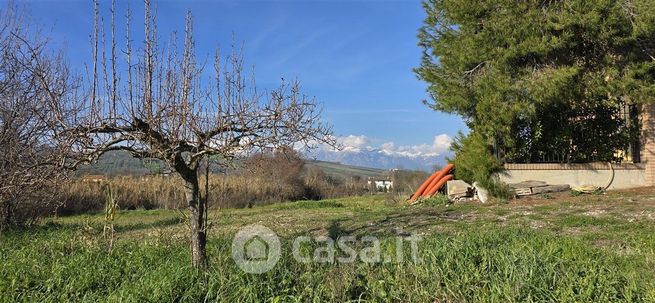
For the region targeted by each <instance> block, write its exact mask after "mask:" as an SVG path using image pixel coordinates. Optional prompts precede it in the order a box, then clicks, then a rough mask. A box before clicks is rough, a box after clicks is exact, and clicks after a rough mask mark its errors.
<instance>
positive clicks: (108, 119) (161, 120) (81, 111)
mask: <svg viewBox="0 0 655 303" xmlns="http://www.w3.org/2000/svg"><path fill="white" fill-rule="evenodd" d="M144 4H145V5H144V7H145V11H144V12H145V14H144V16H145V18H144V20H143V29H144V42H143V45H142V48H141V49H138V50H137V49H135V46H134V45H133V42H132V40H131V39H130V34H131V33H130V29H131V28H132V24H131V12H130V10H129V9H128V10H127V12H126V28H127V30H126V33H125V46H124V49H123V50H122V53H123V54H124V58H125V62H124V66H125V71H124V72H119V68H120V66H122V65H121V64H119V63H118V62H117V50H116V49H117V47H118V46H117V42H116V40H117V35H116V33H115V9H114V5H113V3H112V7H111V22H110V23H111V25H110V29H111V30H110V31H109V32H110V33H109V36H110V37H109V39H110V40H109V41H106V39H105V37H106V36H107V35H105V30H104V28H105V27H104V21H103V19H102V17H101V16H100V13H99V9H98V3H97V2H96V3H95V5H94V19H95V30H94V32H93V35H92V52H93V58H94V59H93V62H92V64H89V65H88V66H89V69H90V71H89V72H88V74H89V75H90V76H89V77H88V79H87V81H85V84H86V87H87V93H85V94H84V95H83V96H82V97H83V98H80V99H78V100H81V102H71V100H65V99H63V98H61V97H60V96H59V95H57V94H56V93H55V94H52V95H51V98H50V100H49V104H50V107H51V109H52V110H53V112H54V113H55V116H56V117H58V122H59V124H58V129H60V130H61V131H59V132H57V138H58V139H59V140H62V141H64V142H66V145H67V146H70V147H71V148H70V152H71V158H70V159H69V160H68V161H66V163H67V164H69V165H71V166H75V165H78V164H79V163H84V162H91V161H94V160H96V159H97V158H98V157H99V156H100V155H102V154H103V153H106V152H108V151H116V150H121V151H127V152H130V153H131V154H132V155H133V156H135V157H138V158H156V159H161V160H164V161H166V162H167V163H168V164H169V165H170V166H171V167H172V168H173V169H174V170H175V171H176V172H177V173H179V175H180V177H181V178H182V179H183V180H184V184H185V196H186V204H187V206H188V210H189V218H190V221H191V222H190V226H191V248H192V263H193V265H194V267H196V268H198V269H205V268H206V266H207V258H206V253H205V243H206V237H207V230H206V228H207V225H206V219H207V208H206V205H205V199H200V191H199V166H200V162H201V161H202V159H204V158H206V157H208V156H210V155H219V158H220V159H223V160H225V161H226V162H225V163H227V162H228V161H229V160H230V159H233V158H235V157H240V156H243V155H245V154H247V153H249V152H251V151H253V150H262V149H268V148H275V147H278V146H290V145H293V144H296V145H297V144H299V143H300V144H303V143H304V144H308V143H310V142H317V141H318V142H327V143H331V144H333V142H332V139H331V138H332V136H330V133H331V131H330V128H329V127H328V126H326V125H325V124H322V123H321V122H320V121H319V118H320V108H319V107H318V106H317V103H316V102H315V100H314V99H313V98H308V97H307V96H305V95H303V94H302V93H301V91H300V87H299V84H298V83H297V82H293V83H286V82H283V83H282V84H281V85H280V86H279V87H278V88H276V89H274V90H272V91H270V92H262V91H259V90H257V89H256V86H255V82H254V79H252V78H250V77H246V76H245V75H244V72H243V60H242V56H241V55H240V53H241V52H240V51H236V50H233V51H232V52H231V53H230V54H229V55H227V56H224V57H222V56H220V55H219V53H218V50H216V52H215V55H214V58H213V60H209V61H213V64H207V65H208V66H211V65H213V70H212V71H206V70H205V69H204V68H203V67H204V65H205V64H202V63H199V60H198V58H197V57H196V49H195V41H194V38H193V22H192V16H191V13H190V12H188V13H187V16H186V26H185V29H184V35H183V40H182V43H181V45H179V46H178V42H177V39H176V34H175V33H173V34H172V35H171V39H170V40H169V41H167V42H166V43H160V39H159V36H158V32H157V22H156V12H155V11H154V10H153V9H152V5H151V3H150V1H149V0H145V3H144ZM233 49H234V48H233ZM106 50H107V51H106ZM107 53H108V54H107ZM107 58H108V59H107ZM39 71H40V73H41V74H40V75H41V78H42V80H43V81H42V83H43V85H45V86H47V85H48V84H47V83H48V79H49V78H51V77H52V76H51V75H50V73H51V71H50V70H48V69H46V68H45V67H43V68H40V69H39ZM46 89H47V87H46ZM64 110H67V111H69V112H71V111H72V112H74V113H75V114H73V115H67V114H64V113H61V114H60V111H64Z"/></svg>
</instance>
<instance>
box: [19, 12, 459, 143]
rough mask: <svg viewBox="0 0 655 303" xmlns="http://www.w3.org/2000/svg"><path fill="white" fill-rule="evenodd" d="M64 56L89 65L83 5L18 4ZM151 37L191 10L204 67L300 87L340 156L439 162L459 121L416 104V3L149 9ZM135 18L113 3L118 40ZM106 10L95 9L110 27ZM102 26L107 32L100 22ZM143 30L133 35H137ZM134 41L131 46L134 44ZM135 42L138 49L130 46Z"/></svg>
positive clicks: (420, 94) (179, 26) (180, 25)
mask: <svg viewBox="0 0 655 303" xmlns="http://www.w3.org/2000/svg"><path fill="white" fill-rule="evenodd" d="M19 3H20V4H21V5H24V6H25V7H26V8H27V10H28V11H29V12H30V14H31V16H32V20H31V21H32V22H35V23H37V24H39V26H41V27H42V28H43V32H44V33H45V34H46V35H48V36H50V37H51V41H52V43H53V46H54V47H60V48H64V49H65V51H66V54H67V56H68V57H69V61H70V62H71V64H73V65H75V66H76V68H78V69H83V68H84V64H83V63H82V62H86V63H87V64H90V62H91V47H90V38H89V37H90V34H91V33H92V29H93V5H92V2H91V1H77V0H75V1H73V0H60V1H54V0H40V1H25V2H19ZM154 4H155V7H156V10H157V16H158V20H159V23H158V31H159V33H160V34H161V36H162V38H166V37H167V36H168V34H167V33H170V32H172V31H173V30H177V31H179V32H182V31H183V29H184V16H185V14H186V12H187V10H191V12H192V14H193V18H194V35H195V39H196V43H197V45H196V46H197V50H198V55H199V57H200V58H206V60H207V61H211V56H212V54H213V52H214V49H215V47H217V46H218V47H219V48H220V49H222V50H223V51H227V50H229V49H230V47H231V45H232V44H233V41H236V44H237V45H242V46H243V50H244V51H243V55H244V58H245V63H246V64H247V65H248V66H252V67H254V70H255V74H256V79H257V84H258V86H259V87H260V88H264V89H273V88H276V87H277V86H278V85H279V84H280V81H281V79H282V78H284V79H287V80H299V81H300V82H301V85H302V89H303V92H304V93H305V94H307V95H309V96H314V97H315V98H316V100H317V101H318V102H319V103H321V104H322V106H323V108H324V112H323V120H324V121H325V122H328V123H330V124H331V125H332V126H333V129H334V133H335V136H337V137H338V138H339V141H340V142H341V143H342V144H343V146H344V147H345V148H346V149H348V148H354V149H360V148H381V149H383V150H389V151H396V152H413V153H416V154H422V153H430V154H434V153H441V152H444V151H445V150H447V148H448V145H449V144H450V139H451V138H452V137H454V135H455V134H457V132H458V131H460V130H461V131H466V126H465V124H464V123H463V121H462V120H461V119H460V118H459V117H457V116H452V115H447V114H444V113H439V112H435V111H433V110H431V109H430V108H428V107H427V106H425V105H424V104H423V103H422V102H421V101H422V100H424V99H426V98H428V95H427V93H426V92H425V89H426V84H425V83H423V82H421V81H420V80H418V79H417V78H416V76H415V74H414V73H413V71H412V69H413V68H415V67H417V66H418V65H419V63H420V59H421V49H420V48H419V47H418V46H417V42H418V39H417V37H416V36H417V32H418V29H419V27H420V26H421V23H422V21H423V19H424V11H423V9H422V6H421V2H420V1H419V0H395V1H391V0H384V1H381V0H333V1H316V0H297V1H292V0H277V1H274V0H260V1H254V0H241V1H237V0H234V1H171V0H168V1H166V0H164V1H154ZM128 5H129V6H130V7H131V8H132V10H133V20H135V21H134V23H133V24H134V25H133V27H134V28H135V31H137V32H140V31H142V20H143V2H142V1H117V18H118V21H117V23H118V24H119V26H118V28H117V32H121V33H122V32H123V31H124V29H123V25H122V24H123V23H124V20H125V19H124V17H123V15H124V12H125V9H126V7H127V6H128ZM109 6H110V2H109V1H106V2H105V1H102V2H101V4H100V10H101V14H102V15H104V16H105V18H106V19H109ZM106 22H109V21H108V20H107V21H106ZM139 25H141V27H139ZM135 37H137V36H135ZM136 42H139V41H136Z"/></svg>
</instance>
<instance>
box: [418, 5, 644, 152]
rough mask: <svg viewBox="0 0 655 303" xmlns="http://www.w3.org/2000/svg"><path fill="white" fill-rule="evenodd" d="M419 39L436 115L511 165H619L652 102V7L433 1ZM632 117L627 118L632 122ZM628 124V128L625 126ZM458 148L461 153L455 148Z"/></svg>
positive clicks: (421, 71) (423, 72)
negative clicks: (447, 117)
mask: <svg viewBox="0 0 655 303" xmlns="http://www.w3.org/2000/svg"><path fill="white" fill-rule="evenodd" d="M424 8H425V11H426V13H427V17H426V19H425V22H424V25H423V27H422V28H421V29H420V31H419V40H420V42H419V45H420V46H421V47H422V48H423V60H422V63H421V65H420V67H418V68H417V69H416V70H415V71H416V74H417V75H418V77H419V78H420V79H422V80H424V81H426V82H427V83H428V84H429V87H428V92H429V95H430V97H431V99H432V100H431V101H426V103H427V104H428V105H429V106H431V107H432V108H434V109H435V110H439V111H443V112H447V113H452V114H457V115H460V116H462V117H463V118H464V119H465V121H466V123H467V125H468V127H469V128H470V130H471V133H476V137H478V138H479V140H483V141H484V143H485V144H487V145H488V146H489V147H490V149H489V150H490V151H495V152H497V153H499V154H501V157H502V158H503V159H505V160H507V161H516V162H535V161H543V159H545V158H547V156H548V155H550V154H558V155H562V157H561V158H558V159H555V161H559V162H586V161H621V160H622V156H621V154H620V153H618V154H617V151H619V150H624V151H626V150H628V149H629V147H630V144H631V143H633V142H635V141H636V140H638V137H639V123H638V122H639V121H638V119H636V115H635V110H636V109H637V108H638V105H639V104H645V103H651V102H652V101H653V97H652V96H653V95H655V6H653V5H652V1H650V0H572V1H552V0H529V1H516V0H494V1H471V0H429V1H426V2H425V3H424ZM631 112H632V114H630V113H631ZM630 117H631V118H630ZM456 146H459V148H465V146H463V145H462V144H458V145H456Z"/></svg>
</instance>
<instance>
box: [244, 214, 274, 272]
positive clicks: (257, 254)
mask: <svg viewBox="0 0 655 303" xmlns="http://www.w3.org/2000/svg"><path fill="white" fill-rule="evenodd" d="M280 254H281V247H280V239H279V238H278V237H277V235H276V234H275V232H273V231H272V230H271V229H269V228H268V227H266V226H262V225H257V224H255V225H248V226H245V227H243V228H241V229H240V230H239V232H238V233H237V234H236V235H235V236H234V239H233V240H232V258H233V259H234V262H236V264H237V266H239V268H241V270H243V271H244V272H247V273H251V274H261V273H265V272H267V271H269V270H271V269H272V268H273V267H275V264H277V262H278V261H279V260H280Z"/></svg>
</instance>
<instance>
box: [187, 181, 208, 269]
mask: <svg viewBox="0 0 655 303" xmlns="http://www.w3.org/2000/svg"><path fill="white" fill-rule="evenodd" d="M182 179H184V194H185V196H186V201H187V205H188V207H189V220H190V221H191V222H190V223H191V263H192V264H193V267H195V268H196V269H198V270H202V271H204V270H205V269H207V253H206V251H205V245H206V243H207V234H206V230H205V219H204V215H205V203H204V201H203V200H202V199H200V186H199V182H198V170H197V169H195V170H193V171H191V172H189V173H187V174H182Z"/></svg>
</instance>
